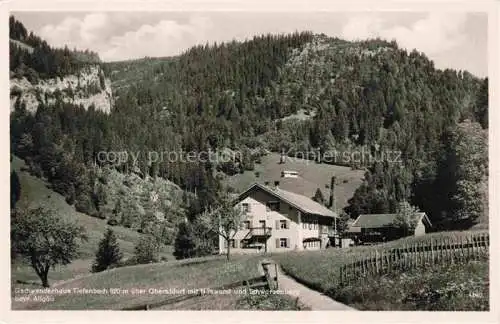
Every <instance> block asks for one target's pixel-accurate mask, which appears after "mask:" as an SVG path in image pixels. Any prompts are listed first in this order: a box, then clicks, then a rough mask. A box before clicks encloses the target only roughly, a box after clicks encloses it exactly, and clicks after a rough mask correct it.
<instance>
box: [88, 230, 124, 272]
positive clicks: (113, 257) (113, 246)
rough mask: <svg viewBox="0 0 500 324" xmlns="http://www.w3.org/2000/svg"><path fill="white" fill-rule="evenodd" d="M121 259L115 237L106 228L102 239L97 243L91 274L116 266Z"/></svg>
mask: <svg viewBox="0 0 500 324" xmlns="http://www.w3.org/2000/svg"><path fill="white" fill-rule="evenodd" d="M122 257H123V254H122V253H121V252H120V246H119V245H118V241H117V239H116V235H115V233H114V232H113V230H112V229H110V228H108V230H107V231H106V233H104V237H103V239H102V240H101V241H100V242H99V248H98V250H97V253H96V256H95V261H94V264H93V265H92V272H101V271H104V270H107V269H109V268H111V267H112V266H115V265H117V264H118V263H119V262H120V261H121V259H122Z"/></svg>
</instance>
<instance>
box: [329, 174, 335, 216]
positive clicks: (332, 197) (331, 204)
mask: <svg viewBox="0 0 500 324" xmlns="http://www.w3.org/2000/svg"><path fill="white" fill-rule="evenodd" d="M328 207H329V208H330V209H331V210H334V211H335V208H336V206H335V176H333V177H332V179H331V182H330V201H329V204H328Z"/></svg>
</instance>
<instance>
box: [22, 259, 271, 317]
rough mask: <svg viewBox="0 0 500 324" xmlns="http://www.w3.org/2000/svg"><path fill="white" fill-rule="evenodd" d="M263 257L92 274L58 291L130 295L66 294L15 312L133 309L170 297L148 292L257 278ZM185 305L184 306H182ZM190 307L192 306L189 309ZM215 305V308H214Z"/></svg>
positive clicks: (210, 299) (208, 301)
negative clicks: (107, 290)
mask: <svg viewBox="0 0 500 324" xmlns="http://www.w3.org/2000/svg"><path fill="white" fill-rule="evenodd" d="M260 258H262V256H235V257H233V259H232V260H231V261H230V262H227V261H226V260H225V259H224V257H222V256H216V257H206V258H198V259H189V260H182V261H173V262H166V263H156V264H150V265H137V266H130V267H123V268H117V269H113V270H109V271H104V272H101V273H97V274H93V275H90V276H86V277H83V278H79V279H76V280H72V281H70V282H67V283H64V284H62V285H58V286H57V288H74V287H78V288H97V289H102V288H122V289H129V294H121V295H97V294H69V295H62V296H55V301H53V302H49V303H36V302H35V303H29V304H27V303H17V304H16V303H15V304H14V305H13V308H16V309H65V310H69V309H121V308H123V307H130V306H134V305H141V304H145V303H153V302H159V301H163V300H166V299H169V298H171V297H173V296H172V295H165V294H163V295H161V294H160V295H158V294H150V293H148V292H147V290H148V289H149V288H157V289H168V288H177V289H183V288H186V289H189V288H209V287H211V288H216V287H220V286H222V285H227V284H230V283H234V282H237V281H241V280H245V279H251V278H254V277H257V276H260V274H259V271H258V267H259V262H258V261H259V259H260ZM134 288H135V289H145V291H144V292H143V293H141V294H132V289H134ZM240 297H241V296H239V295H236V294H232V296H225V297H222V298H220V296H215V295H212V296H207V295H205V296H202V297H198V298H195V299H198V302H200V303H201V304H203V305H205V306H201V304H200V305H198V306H196V304H198V302H194V303H193V300H190V301H186V302H184V303H183V304H180V305H177V304H175V305H167V306H165V307H163V309H168V308H182V309H186V308H189V309H191V308H199V307H201V308H204V307H205V308H207V309H217V308H221V309H224V308H227V307H229V308H231V307H234V305H235V302H236V301H237V300H238V299H239V298H240ZM183 305H184V306H183ZM188 305H191V306H188ZM217 305H218V306H217Z"/></svg>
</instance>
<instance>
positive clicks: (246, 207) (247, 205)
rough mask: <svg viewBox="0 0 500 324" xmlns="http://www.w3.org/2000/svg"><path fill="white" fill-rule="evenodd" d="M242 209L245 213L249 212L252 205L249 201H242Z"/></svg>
mask: <svg viewBox="0 0 500 324" xmlns="http://www.w3.org/2000/svg"><path fill="white" fill-rule="evenodd" d="M241 209H242V210H243V212H244V213H248V212H249V211H250V205H249V204H248V203H242V204H241Z"/></svg>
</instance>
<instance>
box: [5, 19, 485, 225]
mask: <svg viewBox="0 0 500 324" xmlns="http://www.w3.org/2000/svg"><path fill="white" fill-rule="evenodd" d="M17 28H18V29H20V30H22V28H20V27H17ZM25 34H26V33H25V32H24V33H23V32H22V33H21V35H25ZM30 35H31V34H30ZM30 37H31V38H33V37H35V36H28V39H29V38H30ZM11 38H14V39H22V40H24V41H25V43H27V44H29V45H33V43H32V42H31V41H26V36H22V37H20V36H18V35H17V36H16V35H12V30H11ZM42 47H43V46H42ZM36 48H37V47H35V50H36ZM35 52H36V51H35ZM35 52H34V53H35ZM54 53H59V52H58V50H57V51H56V52H54ZM62 53H64V51H63V52H62ZM23 55H25V54H23ZM33 55H34V54H33ZM18 56H19V54H17V53H15V52H14V53H13V52H12V50H11V59H12V58H13V57H18ZM49 57H50V55H49ZM55 57H57V55H55ZM67 57H69V56H67V55H66V56H65V55H63V56H62V60H63V61H64V60H65V59H64V58H67ZM68 62H70V63H67V62H66V63H63V62H62V61H61V62H59V63H60V64H56V65H57V66H64V68H62V70H61V71H62V72H61V73H66V72H68V71H71V69H72V66H73V65H72V64H73V63H71V62H73V61H72V60H71V59H68ZM54 64H55V63H54ZM44 66H45V65H44ZM49 66H50V65H49ZM31 68H32V69H33V70H35V71H37V72H38V73H40V75H46V76H50V75H53V74H54V73H55V74H57V71H56V70H54V69H52V68H48V69H45V68H41V67H39V66H38V65H36V64H34V65H32V66H31ZM18 70H19V67H18V65H12V64H11V71H13V72H16V73H24V72H22V71H23V70H22V69H21V72H18ZM104 71H105V74H106V76H107V77H110V78H111V80H112V88H113V92H114V97H115V99H116V100H115V102H114V105H113V107H112V110H111V113H110V114H105V113H102V112H100V111H96V110H94V109H88V110H85V109H83V108H82V107H79V106H76V105H73V104H71V103H64V102H61V101H56V102H55V103H51V104H47V105H42V107H41V108H40V107H39V108H38V110H37V111H36V114H34V115H33V114H30V113H29V112H27V111H25V110H23V109H22V107H21V108H18V109H16V110H15V111H14V112H13V113H12V114H11V144H12V145H11V147H12V151H13V153H15V154H17V155H19V156H21V157H23V158H25V159H27V160H28V161H30V163H31V164H32V165H34V166H38V167H39V172H40V174H43V175H45V176H47V177H48V178H49V179H50V181H51V182H53V183H55V184H57V186H58V187H59V188H60V192H62V193H63V194H65V195H66V196H68V197H73V196H75V197H74V198H75V200H76V201H77V202H78V203H79V204H81V205H83V206H86V207H85V208H88V209H89V210H96V209H98V206H99V205H98V201H99V199H98V198H96V197H98V196H99V195H98V194H97V193H96V192H95V190H96V189H95V188H96V186H95V183H96V181H97V180H96V179H97V176H96V175H95V174H94V171H93V170H94V169H95V167H97V168H114V169H115V170H117V171H120V172H123V173H134V174H137V175H138V176H140V177H142V178H144V179H147V178H148V177H153V179H154V178H155V177H157V176H159V177H162V178H165V179H168V180H169V181H172V182H174V183H175V184H176V185H178V186H180V188H182V189H184V190H186V191H188V192H192V193H193V195H192V196H194V194H195V193H196V195H195V196H196V199H194V198H191V199H187V198H186V199H184V203H185V205H186V209H187V213H188V217H189V218H191V217H195V215H196V214H197V213H199V212H200V211H201V210H202V209H203V208H205V207H206V206H208V205H210V204H211V203H213V201H214V200H215V196H216V195H217V193H218V192H219V191H220V186H221V185H220V181H219V180H220V179H219V178H218V177H215V176H214V174H215V173H216V171H220V172H223V173H225V174H228V175H231V174H234V173H235V172H243V171H244V170H252V169H253V168H254V163H257V162H258V161H259V158H260V156H261V155H262V154H265V153H264V152H265V150H270V151H275V152H280V151H282V150H285V151H287V152H288V154H291V155H293V154H296V153H298V152H307V151H312V150H313V149H316V148H318V149H319V152H320V154H321V155H322V156H323V157H324V156H325V155H326V153H327V152H329V151H331V150H337V151H342V152H353V151H356V150H361V149H362V148H365V149H367V150H368V152H370V153H371V154H372V155H373V156H377V152H389V151H391V152H392V151H395V152H396V151H397V152H401V162H397V163H394V162H392V161H387V160H385V161H381V162H377V161H374V160H373V159H372V160H369V159H367V160H363V161H335V163H339V164H344V165H346V164H347V165H351V166H352V167H353V168H367V173H366V176H365V179H366V180H365V182H364V184H363V185H362V186H361V187H360V188H359V189H358V190H357V191H356V193H355V195H354V197H353V198H352V200H351V201H350V205H349V206H348V207H347V208H346V211H347V212H349V213H350V215H351V217H356V216H357V215H358V214H359V213H361V212H373V213H380V212H393V211H394V210H395V208H396V206H397V204H398V203H399V202H401V201H404V200H408V201H410V202H411V203H413V204H415V205H417V206H418V207H419V208H420V209H422V210H424V211H426V212H427V213H428V214H429V216H430V218H431V220H432V221H433V223H435V224H437V226H438V227H441V228H446V229H447V228H453V227H457V226H458V227H469V226H472V225H473V224H475V223H477V222H478V221H479V220H481V222H483V223H485V222H487V218H485V215H487V214H486V213H485V210H486V209H487V187H486V191H485V188H484V186H485V185H486V183H487V182H486V179H487V127H488V113H487V111H488V100H487V98H488V87H487V84H488V81H487V79H486V80H483V79H479V78H476V77H474V76H473V75H471V74H470V73H468V72H462V71H453V70H445V71H441V70H438V69H436V68H435V67H434V64H433V62H432V61H431V60H429V59H428V58H427V57H426V56H425V55H424V54H423V53H418V52H416V51H413V52H407V51H406V50H403V49H399V48H398V46H397V44H396V43H395V42H386V41H383V40H378V39H376V40H368V41H363V42H347V41H343V40H340V39H336V38H330V37H326V36H325V35H314V34H312V33H309V32H303V33H295V34H289V35H263V36H257V37H254V38H253V39H251V40H248V41H245V42H230V43H222V44H207V45H202V46H196V47H193V48H191V49H189V50H187V51H186V52H185V53H183V54H182V55H180V56H178V57H173V58H164V59H151V58H146V59H142V60H134V61H128V62H118V63H106V64H104ZM297 112H301V113H303V114H304V115H305V116H308V117H309V118H285V119H283V117H287V116H290V115H293V114H296V113H297ZM470 146H473V147H474V149H475V152H476V153H477V154H475V155H474V156H471V155H468V153H467V152H468V151H466V150H464V147H470ZM227 149H230V150H232V151H233V152H239V153H241V154H240V155H239V156H241V158H236V159H233V160H231V161H230V162H225V163H218V162H217V163H216V162H208V161H205V160H206V159H200V160H199V161H197V162H185V161H169V160H168V159H164V160H159V159H154V160H151V158H150V157H151V156H150V155H149V156H148V152H181V151H182V152H192V151H194V152H202V153H201V155H202V157H206V156H208V155H209V154H212V153H213V152H221V151H223V150H227ZM103 151H105V152H128V153H129V154H130V153H133V154H136V155H137V159H131V158H128V159H126V161H123V163H116V161H115V163H111V162H110V161H103V160H102V159H100V158H99V152H103ZM209 151H210V152H211V153H208V152H209ZM129 156H130V155H129Z"/></svg>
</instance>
